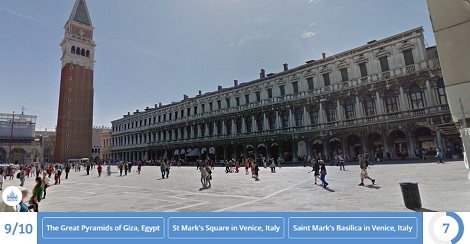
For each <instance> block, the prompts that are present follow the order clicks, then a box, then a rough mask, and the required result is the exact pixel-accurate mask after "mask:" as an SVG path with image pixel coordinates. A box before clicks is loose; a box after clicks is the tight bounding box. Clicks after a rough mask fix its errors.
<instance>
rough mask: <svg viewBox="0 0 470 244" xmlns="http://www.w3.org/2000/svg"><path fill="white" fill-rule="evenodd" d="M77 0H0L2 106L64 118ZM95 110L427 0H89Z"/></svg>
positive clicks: (211, 82) (138, 103) (334, 38)
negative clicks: (70, 23)
mask: <svg viewBox="0 0 470 244" xmlns="http://www.w3.org/2000/svg"><path fill="white" fill-rule="evenodd" d="M74 3H75V0H44V1H37V0H0V33H1V34H0V44H1V45H0V84H1V88H0V91H1V93H0V113H11V112H12V111H15V112H16V113H19V112H21V107H22V106H24V107H25V108H26V110H25V113H26V114H34V115H37V116H38V118H37V125H36V128H37V129H39V128H54V127H55V126H56V123H57V109H58V100H59V84H60V69H61V61H60V57H61V48H60V46H59V44H60V42H61V41H62V39H63V36H64V30H63V27H64V24H65V22H66V21H67V19H68V17H69V15H70V12H71V11H72V8H73V5H74ZM87 4H88V8H89V11H90V14H91V19H92V22H93V25H94V27H95V36H94V39H95V42H96V43H97V48H96V53H95V60H96V63H95V73H94V88H95V102H94V118H93V124H94V125H96V126H102V125H104V126H110V125H111V121H112V120H116V119H119V118H122V116H123V115H124V114H127V112H133V111H135V110H136V109H139V110H143V109H144V108H145V107H147V106H148V107H153V106H154V105H155V104H158V103H160V102H161V103H163V104H168V103H171V102H175V101H180V100H182V98H183V94H187V95H189V96H190V97H194V96H195V95H197V94H198V91H199V90H202V92H203V93H205V92H209V91H214V90H217V86H219V85H221V86H223V87H229V86H233V80H239V82H240V83H241V82H247V81H251V80H255V79H257V78H258V77H259V72H260V69H265V70H266V73H277V72H280V71H282V69H283V66H282V64H284V63H288V64H289V67H290V68H293V67H296V66H299V65H302V64H304V63H305V61H308V60H312V59H320V58H321V54H322V53H323V52H325V53H326V54H327V55H333V54H336V53H339V52H343V51H346V50H349V49H352V48H355V47H358V46H361V45H364V44H366V43H367V42H368V41H370V40H374V39H376V40H378V39H382V38H385V37H388V36H391V35H394V34H397V33H400V32H403V31H406V30H409V29H413V28H416V27H419V26H423V27H424V30H425V33H424V34H425V39H426V42H427V44H428V45H430V46H433V45H435V40H434V35H433V33H432V28H431V22H430V19H429V13H428V9H427V5H426V0H411V1H410V0H288V1H287V0H133V1H128V0H87Z"/></svg>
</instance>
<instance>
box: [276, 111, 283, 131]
mask: <svg viewBox="0 0 470 244" xmlns="http://www.w3.org/2000/svg"><path fill="white" fill-rule="evenodd" d="M280 128H282V121H281V118H280V115H279V112H278V111H276V128H275V129H280Z"/></svg>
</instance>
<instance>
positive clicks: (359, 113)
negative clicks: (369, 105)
mask: <svg viewBox="0 0 470 244" xmlns="http://www.w3.org/2000/svg"><path fill="white" fill-rule="evenodd" d="M361 105H362V104H361V101H359V97H358V96H356V118H358V119H360V118H362V117H364V114H363V113H362V111H363V109H362V108H363V107H364V106H361Z"/></svg>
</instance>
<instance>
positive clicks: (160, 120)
mask: <svg viewBox="0 0 470 244" xmlns="http://www.w3.org/2000/svg"><path fill="white" fill-rule="evenodd" d="M160 122H162V116H161V115H158V123H160Z"/></svg>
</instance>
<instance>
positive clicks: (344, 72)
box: [339, 68, 349, 82]
mask: <svg viewBox="0 0 470 244" xmlns="http://www.w3.org/2000/svg"><path fill="white" fill-rule="evenodd" d="M339 71H340V72H341V81H343V82H344V81H348V80H349V76H348V68H342V69H340V70H339Z"/></svg>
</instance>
